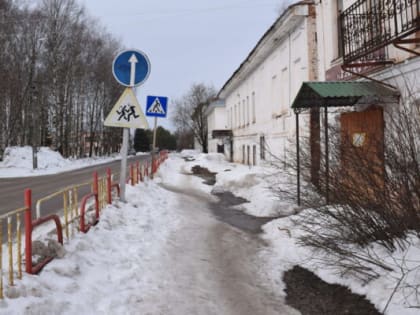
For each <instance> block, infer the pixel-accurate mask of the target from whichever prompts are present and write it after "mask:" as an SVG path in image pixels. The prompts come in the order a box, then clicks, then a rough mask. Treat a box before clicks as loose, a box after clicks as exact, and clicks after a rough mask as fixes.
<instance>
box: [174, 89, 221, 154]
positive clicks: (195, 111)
mask: <svg viewBox="0 0 420 315" xmlns="http://www.w3.org/2000/svg"><path fill="white" fill-rule="evenodd" d="M215 96H216V91H215V89H214V88H213V87H211V86H206V85H205V84H203V83H200V84H194V85H193V86H192V87H191V89H190V90H189V91H188V93H187V94H185V95H184V96H183V97H181V98H180V99H178V100H175V101H174V108H175V109H174V115H173V122H174V124H175V126H176V128H177V134H178V136H182V135H186V134H188V133H192V134H193V136H194V138H195V139H196V141H197V142H198V143H199V144H200V145H201V147H202V150H203V152H205V153H207V151H208V146H207V143H208V142H207V141H208V139H207V117H206V116H205V111H206V109H207V107H208V106H209V104H210V102H211V101H212V100H213V99H214V98H215Z"/></svg>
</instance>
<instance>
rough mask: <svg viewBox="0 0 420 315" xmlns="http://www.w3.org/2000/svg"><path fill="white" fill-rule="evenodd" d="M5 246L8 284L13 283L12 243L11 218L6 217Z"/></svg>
mask: <svg viewBox="0 0 420 315" xmlns="http://www.w3.org/2000/svg"><path fill="white" fill-rule="evenodd" d="M7 247H8V249H9V285H10V286H12V285H13V243H12V218H11V217H10V216H8V217H7Z"/></svg>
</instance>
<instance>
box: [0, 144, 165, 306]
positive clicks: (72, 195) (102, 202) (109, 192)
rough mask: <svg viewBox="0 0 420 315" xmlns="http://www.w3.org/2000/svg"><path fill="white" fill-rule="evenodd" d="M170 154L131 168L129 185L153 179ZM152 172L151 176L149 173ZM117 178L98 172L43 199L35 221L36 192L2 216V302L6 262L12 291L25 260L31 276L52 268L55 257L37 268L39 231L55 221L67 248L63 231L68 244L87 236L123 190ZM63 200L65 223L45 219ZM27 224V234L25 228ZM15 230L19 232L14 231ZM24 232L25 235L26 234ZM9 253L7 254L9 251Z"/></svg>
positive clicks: (53, 216) (53, 217)
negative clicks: (48, 207)
mask: <svg viewBox="0 0 420 315" xmlns="http://www.w3.org/2000/svg"><path fill="white" fill-rule="evenodd" d="M167 156H168V153H167V151H161V152H160V154H159V157H158V158H157V159H156V160H155V161H154V163H153V164H150V163H148V162H147V161H146V162H145V163H144V164H140V163H139V162H136V163H134V164H131V165H130V173H129V179H128V180H129V182H130V183H131V185H133V186H134V185H136V184H138V183H139V182H142V181H144V179H145V178H147V177H150V174H151V173H155V172H156V171H157V169H158V168H159V166H160V164H161V163H162V162H163V161H164V160H165V159H166V158H167ZM149 169H150V172H149ZM112 177H113V174H112V173H111V170H110V169H107V172H106V175H105V176H102V177H99V176H98V174H97V173H96V172H95V173H94V174H93V179H92V181H88V182H84V183H80V184H77V185H73V186H70V187H66V188H64V189H61V190H59V191H57V192H54V193H52V194H50V195H48V196H45V197H43V198H40V199H38V200H37V201H36V204H35V211H36V213H35V215H36V216H35V219H32V191H31V189H26V190H25V192H24V206H23V207H21V208H19V209H15V210H13V211H9V212H7V213H5V214H3V215H0V299H3V298H4V279H3V278H4V275H5V272H4V271H5V268H4V266H3V265H4V260H6V262H7V268H8V270H7V280H8V281H7V284H8V286H9V287H11V286H14V285H15V283H14V280H15V279H16V278H17V279H22V276H23V270H22V268H23V259H22V257H25V271H26V273H29V274H37V273H39V272H40V271H41V270H42V268H43V267H44V266H45V265H46V264H48V263H49V262H50V261H51V260H52V259H53V258H54V257H44V259H43V260H42V261H41V262H38V263H37V264H36V265H33V261H32V258H33V257H32V255H33V248H32V246H33V244H32V234H33V231H34V229H35V228H36V227H38V226H40V225H43V224H45V223H46V222H50V221H52V222H53V223H54V225H55V233H56V235H57V241H58V242H59V243H60V244H63V230H64V236H65V238H66V240H67V241H69V240H70V238H71V237H72V236H74V234H75V233H76V232H79V231H80V232H83V233H86V232H88V231H89V229H90V227H91V226H93V225H95V224H96V223H97V222H98V221H99V218H100V212H101V210H102V209H103V208H105V207H106V205H107V204H111V203H112V200H113V193H114V195H115V196H118V197H119V194H120V187H119V184H118V183H115V182H113V178H112ZM89 186H90V192H89V193H88V194H85V195H84V196H83V197H82V198H81V200H80V202H79V198H78V196H79V195H81V190H82V189H83V188H84V189H86V187H89ZM56 198H62V202H63V209H62V210H63V216H62V220H63V222H62V220H61V219H60V217H59V216H58V215H57V214H49V215H44V216H42V205H43V204H44V203H45V202H47V201H50V200H53V199H56ZM90 200H93V206H94V210H95V211H94V220H93V221H92V222H87V221H89V220H87V218H86V215H87V213H88V211H87V210H88V206H89V204H88V201H90ZM22 222H24V231H23V228H22ZM4 223H6V224H7V225H6V231H7V241H6V242H5V244H3V241H4V240H5V239H4V238H5V237H4V234H5V233H4V231H3V227H4ZM14 227H15V229H14ZM23 232H24V233H23ZM23 238H25V244H24V245H25V247H24V249H23V245H22V242H23V241H22V239H23ZM5 249H6V250H5Z"/></svg>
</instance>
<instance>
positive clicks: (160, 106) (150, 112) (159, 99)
mask: <svg viewBox="0 0 420 315" xmlns="http://www.w3.org/2000/svg"><path fill="white" fill-rule="evenodd" d="M167 109H168V98H167V97H166V96H150V95H149V96H147V102H146V116H149V117H166V113H167Z"/></svg>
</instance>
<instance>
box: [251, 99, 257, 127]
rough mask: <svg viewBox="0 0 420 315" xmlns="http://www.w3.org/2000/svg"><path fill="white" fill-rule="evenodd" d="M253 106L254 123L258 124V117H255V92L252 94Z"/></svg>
mask: <svg viewBox="0 0 420 315" xmlns="http://www.w3.org/2000/svg"><path fill="white" fill-rule="evenodd" d="M251 103H252V104H251V106H252V123H253V124H255V122H256V117H255V116H256V115H255V92H252V99H251Z"/></svg>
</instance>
